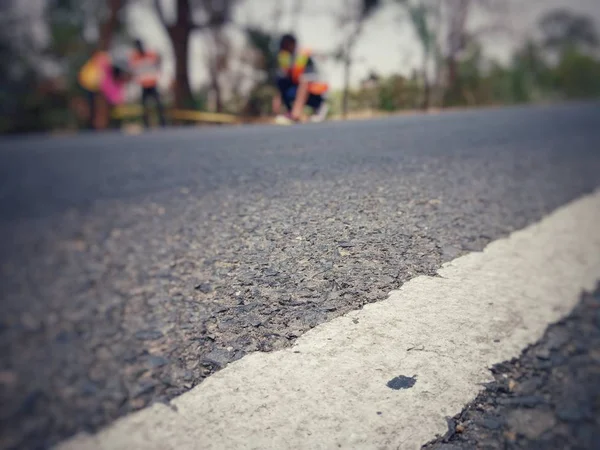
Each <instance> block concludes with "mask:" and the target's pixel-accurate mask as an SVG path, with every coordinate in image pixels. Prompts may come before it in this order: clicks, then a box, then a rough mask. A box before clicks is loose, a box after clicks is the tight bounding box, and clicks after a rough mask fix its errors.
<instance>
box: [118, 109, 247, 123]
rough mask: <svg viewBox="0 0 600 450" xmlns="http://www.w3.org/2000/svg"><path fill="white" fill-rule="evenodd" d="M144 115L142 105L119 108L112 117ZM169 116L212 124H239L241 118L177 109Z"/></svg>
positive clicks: (122, 117)
mask: <svg viewBox="0 0 600 450" xmlns="http://www.w3.org/2000/svg"><path fill="white" fill-rule="evenodd" d="M142 114H143V108H142V107H141V106H140V105H123V106H117V107H116V108H115V109H114V110H113V112H112V116H113V117H114V118H115V119H125V118H135V117H140V116H141V115H142ZM167 115H168V116H169V117H171V118H172V119H175V120H189V121H192V122H211V123H237V122H239V118H238V117H237V116H234V115H231V114H219V113H209V112H204V111H194V110H182V109H175V110H172V111H168V112H167Z"/></svg>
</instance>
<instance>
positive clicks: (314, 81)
mask: <svg viewBox="0 0 600 450" xmlns="http://www.w3.org/2000/svg"><path fill="white" fill-rule="evenodd" d="M277 60H278V72H277V88H278V90H279V94H278V95H277V96H276V97H275V98H274V99H273V112H274V113H275V114H277V115H278V119H277V120H278V121H279V122H280V123H284V122H286V121H290V122H298V121H300V120H302V119H303V112H304V108H305V107H306V106H309V107H310V108H311V109H312V111H313V115H312V117H311V119H312V120H313V121H315V122H320V121H323V120H325V117H326V116H327V112H328V110H329V107H328V105H327V100H326V94H327V91H328V90H329V86H328V85H327V83H325V82H323V81H321V80H320V77H319V74H318V72H317V69H316V65H315V62H314V58H313V56H312V52H311V51H310V50H309V49H301V50H300V51H299V52H297V40H296V37H295V36H294V35H292V34H285V35H284V36H283V37H282V38H281V41H280V43H279V54H278V56H277ZM282 104H283V105H285V107H286V109H287V115H285V116H281V115H280V112H281V105H282Z"/></svg>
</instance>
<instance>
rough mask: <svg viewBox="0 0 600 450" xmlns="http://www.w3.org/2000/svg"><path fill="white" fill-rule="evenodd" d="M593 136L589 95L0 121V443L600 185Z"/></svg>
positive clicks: (40, 439) (109, 409) (110, 409)
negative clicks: (273, 114)
mask: <svg viewBox="0 0 600 450" xmlns="http://www.w3.org/2000/svg"><path fill="white" fill-rule="evenodd" d="M598 142H600V105H598V104H597V103H588V104H578V105H564V106H553V107H535V108H511V109H504V110H493V111H469V112H464V113H462V112H461V113H447V114H442V115H438V116H414V117H401V118H393V119H385V120H376V121H365V122H347V123H325V124H319V125H306V126H297V127H265V126H254V127H238V128H214V129H173V130H164V131H163V130H161V131H157V132H150V133H146V134H143V135H140V136H124V135H120V134H110V133H108V134H101V135H80V136H76V137H68V138H45V137H24V138H16V139H5V140H3V141H0V145H1V147H2V148H1V149H0V233H2V234H1V235H2V241H1V246H0V258H1V267H0V268H1V272H0V292H1V306H0V355H1V366H0V401H1V402H2V404H3V406H4V407H3V408H2V412H1V413H0V415H1V421H0V422H1V427H2V429H0V435H1V436H2V440H1V441H0V448H44V447H46V446H48V445H51V444H53V443H57V442H59V441H60V440H62V439H64V438H66V437H69V436H71V435H73V434H74V433H76V432H78V431H82V430H87V431H95V430H97V429H98V428H99V427H102V426H104V425H106V424H108V423H110V422H111V421H112V420H114V419H115V418H117V417H119V416H122V415H124V414H127V413H129V412H131V411H133V410H137V409H140V408H144V407H145V406H148V405H149V404H150V403H152V402H156V401H160V402H166V401H168V400H169V399H171V398H173V397H174V396H177V395H179V394H181V393H182V392H185V391H186V390H189V389H190V388H191V387H193V386H194V385H196V384H198V383H200V382H201V381H202V380H203V379H205V378H206V377H208V376H209V375H210V374H212V373H213V372H215V371H216V370H218V369H220V368H222V367H223V366H225V365H226V364H227V363H228V362H230V361H233V360H236V359H239V358H241V357H243V356H244V355H245V354H247V353H249V352H254V351H271V350H274V349H279V348H282V347H284V346H287V345H289V344H290V343H291V342H293V341H294V340H295V339H296V338H297V337H298V336H300V335H301V334H303V333H304V332H305V331H307V330H309V329H310V328H312V327H314V326H316V325H317V324H320V323H323V322H325V321H328V320H330V319H332V318H334V317H336V316H339V315H342V314H344V313H346V312H348V311H350V310H352V309H356V308H359V307H361V306H362V305H363V304H364V303H365V302H374V301H377V300H381V299H383V298H385V296H386V294H387V293H388V292H389V291H390V290H392V289H396V288H398V287H399V286H401V285H402V284H403V283H404V282H406V281H408V280H409V279H411V278H413V277H414V276H416V275H419V274H428V275H433V274H434V273H435V270H436V269H437V268H438V267H439V266H440V265H441V264H442V263H443V262H445V261H448V260H451V259H454V258H455V257H457V256H459V255H461V254H463V253H465V252H469V251H473V250H480V249H482V248H483V247H484V246H485V245H486V244H487V243H488V242H490V241H491V240H494V239H497V238H499V237H502V236H505V235H506V234H508V233H509V232H511V231H513V230H516V229H520V228H522V227H524V226H525V225H527V224H529V223H532V222H534V221H537V220H539V219H540V218H541V217H542V216H544V215H545V214H547V213H548V212H550V211H552V210H553V209H555V208H556V207H558V206H560V205H562V204H564V203H566V202H568V201H569V200H572V199H574V198H577V197H579V196H580V195H582V194H584V193H588V192H591V191H592V190H594V189H595V188H597V187H598V186H600V149H599V147H598ZM532 282H534V280H532Z"/></svg>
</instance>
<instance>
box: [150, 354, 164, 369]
mask: <svg viewBox="0 0 600 450" xmlns="http://www.w3.org/2000/svg"><path fill="white" fill-rule="evenodd" d="M167 364H169V360H168V359H166V358H163V357H162V356H150V357H148V365H149V366H150V367H152V368H158V367H162V366H166V365H167Z"/></svg>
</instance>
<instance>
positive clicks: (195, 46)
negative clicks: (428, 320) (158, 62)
mask: <svg viewBox="0 0 600 450" xmlns="http://www.w3.org/2000/svg"><path fill="white" fill-rule="evenodd" d="M0 1H1V0H0ZM145 1H146V4H145V5H144V3H143V2H142V3H141V4H139V5H138V6H134V7H132V8H130V11H129V14H128V20H129V23H130V25H131V27H132V28H131V30H132V32H131V34H132V35H133V36H135V37H140V38H142V39H143V40H144V41H145V42H146V43H147V45H148V46H149V47H153V48H155V49H156V50H157V51H159V52H160V53H161V54H162V55H163V57H164V61H165V66H164V68H165V77H164V78H165V84H166V83H168V79H169V78H170V77H172V73H173V58H172V50H171V46H170V43H169V40H168V38H167V36H166V34H165V32H164V30H163V29H162V27H161V26H160V24H159V22H158V20H157V18H156V16H155V15H154V13H153V11H152V8H150V7H148V5H150V4H151V3H152V2H151V1H149V0H145ZM161 1H162V2H163V5H164V6H165V8H166V10H167V12H168V13H172V11H173V4H174V0H161ZM300 1H301V3H302V8H303V10H304V11H306V12H307V13H306V14H302V15H300V16H299V20H298V23H297V26H296V27H294V26H293V24H292V20H291V14H289V13H288V14H284V15H283V18H282V21H281V23H280V24H279V27H278V28H279V31H281V32H285V31H289V30H290V29H292V28H295V29H294V31H295V33H296V35H297V36H298V38H299V41H300V45H302V46H309V47H311V48H313V49H314V50H315V51H331V50H332V49H333V48H335V47H336V45H337V43H338V42H339V39H340V33H339V30H338V28H337V26H336V24H335V20H334V19H333V16H334V12H335V11H341V10H342V9H343V5H344V4H345V0H327V3H326V1H325V0H304V1H302V0H300ZM276 2H279V3H280V4H281V5H283V7H284V10H286V11H288V12H289V11H291V8H292V7H293V2H294V0H244V1H243V3H242V5H241V6H240V7H239V8H237V10H236V20H237V21H239V22H240V23H246V24H248V23H252V24H260V25H263V26H264V27H265V28H269V29H273V26H274V25H273V19H272V17H273V10H274V7H275V5H276ZM525 3H526V4H527V6H523V4H525ZM323 4H327V5H328V6H327V7H323V6H322V5H323ZM561 6H562V7H568V8H569V9H571V10H573V11H577V12H581V13H584V14H587V15H589V16H591V17H592V18H593V19H594V21H595V22H596V24H597V26H598V27H599V28H600V0H570V1H569V0H520V1H519V0H510V11H509V14H510V16H509V17H508V18H507V19H508V22H509V23H510V25H511V27H512V29H513V32H512V33H510V35H509V36H506V37H504V38H500V37H498V36H496V37H495V38H493V39H491V40H489V41H488V42H486V47H485V49H486V52H487V54H488V55H489V56H493V57H495V58H498V59H500V60H505V59H506V58H507V56H508V55H509V54H510V53H511V51H512V49H513V48H514V46H515V45H516V44H518V43H519V41H520V39H522V38H523V37H524V36H526V35H528V34H530V33H532V32H534V30H535V29H536V23H537V21H538V20H539V18H540V17H541V15H542V14H543V13H544V12H545V11H547V10H549V9H552V8H555V7H561ZM398 11H399V10H398V9H397V8H395V7H393V6H392V5H390V6H386V7H384V8H382V9H381V10H380V11H379V12H378V13H377V14H376V15H374V16H373V17H372V18H371V19H370V21H369V22H368V24H367V26H366V28H365V30H364V33H363V36H362V38H361V40H360V42H359V43H358V45H357V50H356V56H357V57H358V59H359V61H358V62H357V63H356V64H355V66H354V68H353V72H352V77H351V83H352V84H356V83H358V81H359V80H361V79H362V78H364V77H365V76H366V75H367V74H368V73H369V71H370V70H374V71H376V72H377V73H379V74H382V75H388V74H392V73H403V74H408V73H410V71H411V70H412V69H413V68H414V67H415V66H416V64H419V61H420V50H419V46H418V43H417V41H416V40H415V38H414V36H413V34H412V29H411V27H410V25H408V24H407V23H406V22H404V23H401V22H399V19H398V16H399V12H398ZM481 20H485V17H483V16H480V17H473V22H472V23H473V24H475V25H476V22H479V21H481ZM204 52H205V48H204V45H203V38H202V36H201V35H198V36H195V37H194V38H193V41H192V45H191V50H190V57H191V61H190V70H191V73H190V77H191V82H192V85H193V86H194V87H198V86H199V85H200V84H202V83H203V82H204V81H205V80H206V70H205V67H204V63H203V61H204ZM320 68H321V70H322V71H323V72H324V73H325V74H326V76H327V78H328V79H329V81H330V83H331V85H332V87H333V88H339V87H341V85H342V69H341V67H340V65H339V64H336V63H334V62H324V63H321V64H320Z"/></svg>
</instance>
